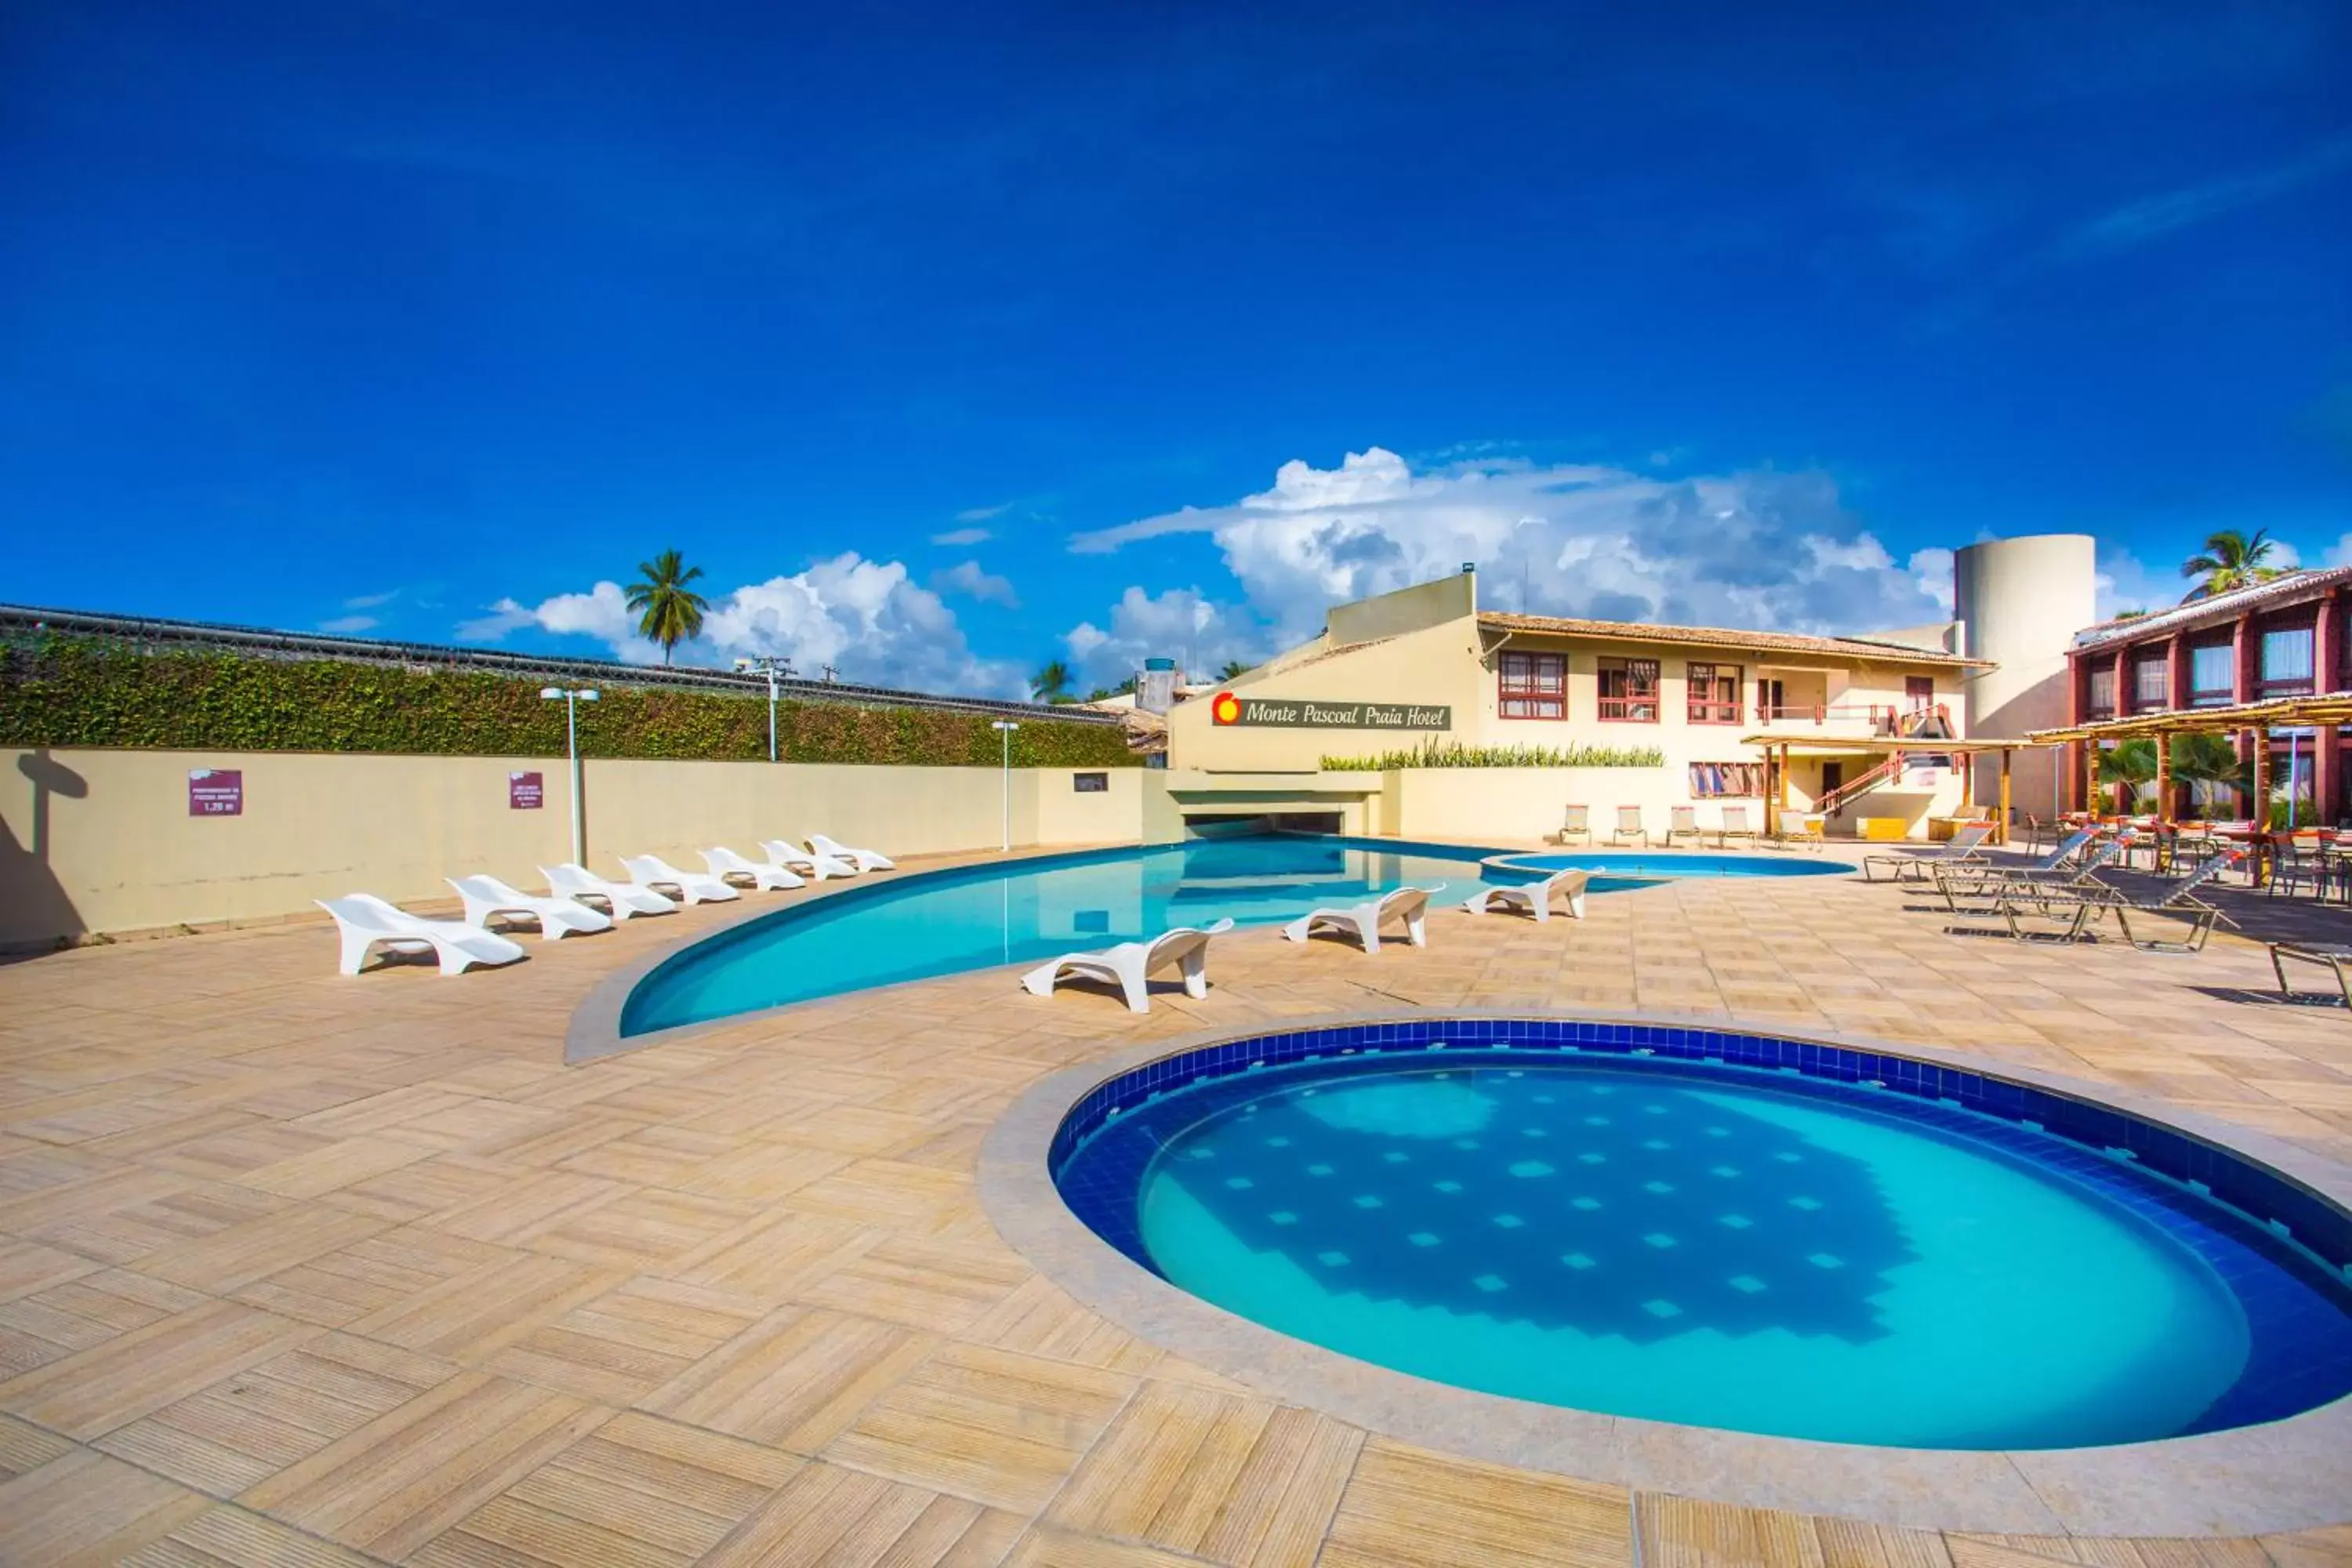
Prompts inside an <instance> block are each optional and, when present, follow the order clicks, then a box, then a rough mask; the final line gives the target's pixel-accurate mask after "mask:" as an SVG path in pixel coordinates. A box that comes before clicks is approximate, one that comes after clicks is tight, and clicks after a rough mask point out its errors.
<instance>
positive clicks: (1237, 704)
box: [1209, 691, 1242, 724]
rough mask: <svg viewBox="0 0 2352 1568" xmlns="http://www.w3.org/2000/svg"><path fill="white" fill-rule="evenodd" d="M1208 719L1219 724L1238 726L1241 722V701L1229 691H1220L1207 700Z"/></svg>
mask: <svg viewBox="0 0 2352 1568" xmlns="http://www.w3.org/2000/svg"><path fill="white" fill-rule="evenodd" d="M1209 717H1210V718H1211V719H1213V720H1214V721H1216V722H1218V723H1220V724H1238V723H1240V722H1241V720H1242V700H1241V699H1240V698H1238V697H1236V696H1234V694H1233V693H1232V692H1230V691H1220V692H1218V693H1217V694H1216V696H1214V697H1213V698H1211V699H1210V700H1209Z"/></svg>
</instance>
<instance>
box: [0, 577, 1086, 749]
mask: <svg viewBox="0 0 2352 1568" xmlns="http://www.w3.org/2000/svg"><path fill="white" fill-rule="evenodd" d="M40 637H76V638H83V639H89V640H96V641H104V642H110V643H114V644H116V645H118V646H122V647H129V648H130V649H131V650H132V651H133V652H137V653H240V654H245V655H247V656H249V657H251V658H285V659H300V658H317V659H339V660H342V661H344V662H347V663H352V664H382V665H397V666H400V667H402V668H407V669H415V670H432V669H453V670H474V671H478V672H481V673H483V674H489V675H507V676H513V677H515V678H517V679H530V680H541V681H551V682H556V683H560V684H565V685H574V686H590V685H595V686H636V687H661V688H668V689H682V690H698V691H723V692H728V693H730V694H734V695H739V696H744V697H751V696H758V697H761V698H764V697H766V696H767V694H768V678H767V677H766V676H764V675H761V674H757V673H751V674H741V675H739V674H737V673H736V672H734V671H733V670H726V669H696V668H674V667H671V666H666V665H644V664H623V663H621V662H620V661H619V660H617V659H599V658H562V657H551V656H542V655H539V654H524V653H508V652H505V651H503V650H500V649H497V648H470V647H449V646H447V645H446V644H440V643H410V642H383V641H378V640H376V639H374V638H372V637H332V636H329V635H327V634H324V633H314V632H281V631H271V630H268V629H267V628H263V627H257V626H223V625H217V624H215V623H213V622H209V621H175V620H163V619H157V618H153V617H149V616H107V615H94V614H90V613H88V612H84V611H79V610H48V609H41V608H38V607H36V606H32V605H0V647H26V646H28V645H30V644H31V643H33V642H34V641H36V640H37V639H38V638H40ZM776 695H777V696H778V697H785V698H792V699H793V700H798V701H803V702H835V703H841V704H845V705H847V706H851V707H859V708H929V709H937V710H950V711H954V712H963V713H992V714H999V715H1004V716H1009V717H1013V718H1025V719H1037V720H1051V721H1057V722H1061V723H1069V724H1111V725H1117V724H1120V723H1122V722H1124V721H1123V720H1122V719H1121V717H1120V716H1119V715H1118V714H1117V713H1104V712H1099V711H1097V710H1094V709H1075V708H1066V707H1055V706H1049V705H1046V704H1043V703H1034V702H1008V701H1001V700H992V699H989V698H984V697H938V696H933V695H931V694H930V693H928V692H921V691H906V690H901V689H898V688H896V687H888V686H861V685H859V684H857V683H856V682H854V681H847V680H810V679H803V678H800V677H785V678H780V679H778V680H777V681H776Z"/></svg>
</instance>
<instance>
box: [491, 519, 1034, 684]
mask: <svg viewBox="0 0 2352 1568" xmlns="http://www.w3.org/2000/svg"><path fill="white" fill-rule="evenodd" d="M526 626H536V627H538V628H539V629H541V630H542V631H547V632H553V633H557V634H567V635H572V636H581V637H594V638H596V639H598V640H599V641H601V642H603V643H604V644H605V645H606V646H607V647H609V648H610V649H611V650H612V652H613V654H614V657H615V658H620V659H623V660H625V661H626V662H628V663H631V664H656V663H659V662H660V660H661V650H660V649H659V648H656V647H654V645H653V644H651V643H649V642H647V641H646V640H645V639H644V638H643V637H639V636H638V635H637V627H636V616H635V615H634V614H633V613H632V612H631V611H630V609H629V607H628V603H627V601H626V599H625V597H624V596H623V595H622V592H621V586H620V584H617V583H598V584H596V585H595V586H594V587H593V588H592V589H590V590H589V591H588V592H587V593H585V594H559V595H556V596H555V597H553V598H551V599H547V600H544V601H542V602H541V603H540V604H539V605H535V606H531V605H522V604H520V603H518V602H517V601H515V600H513V599H501V600H499V602H498V603H497V604H496V605H492V606H491V607H490V610H489V613H488V614H487V615H485V616H480V617H479V618H478V619H475V620H472V621H468V622H467V623H466V624H465V625H463V626H459V627H458V628H457V635H458V637H461V638H464V639H466V640H467V641H472V642H494V641H496V640H498V639H499V637H504V636H506V635H507V634H508V633H509V632H513V631H518V630H520V629H521V628H523V627H526ZM763 655H764V656H768V657H772V658H789V659H791V660H792V661H793V668H794V670H795V671H796V672H797V673H799V674H801V675H804V676H812V677H813V676H815V675H817V674H819V673H820V672H821V671H822V669H823V668H824V666H826V665H828V664H830V665H833V666H834V667H835V668H837V669H838V670H839V671H840V674H841V679H844V680H852V681H859V682H864V683H866V684H871V685H882V686H902V687H908V688H910V689H915V690H921V691H938V692H961V693H971V694H988V695H1010V694H1013V693H1017V692H1019V691H1020V689H1021V685H1022V683H1021V672H1020V670H1019V669H1018V668H1016V667H1015V666H1013V665H1011V664H1007V663H1004V662H1003V661H1001V660H990V659H982V658H977V657H975V656H974V655H973V653H972V651H971V645H970V643H968V642H967V641H966V640H965V638H964V635H963V629H962V628H961V626H958V625H957V624H956V618H955V615H954V613H953V612H952V611H950V609H949V608H948V607H947V605H946V604H945V603H943V602H942V601H941V600H940V596H939V595H937V594H935V593H933V592H931V590H929V588H925V587H923V586H921V585H919V584H916V583H913V582H911V581H909V580H908V574H907V568H906V565H905V564H904V563H901V562H897V561H868V560H866V559H865V558H864V557H862V556H860V555H859V554H858V553H857V552H856V551H845V552H842V553H841V554H839V555H835V556H833V557H831V558H829V559H827V560H824V561H819V562H816V563H813V564H812V565H810V566H808V567H807V568H806V569H804V570H803V571H800V572H795V573H793V574H790V575H785V576H775V577H771V578H769V579H768V580H767V581H765V582H763V583H750V584H744V585H743V586H741V587H739V588H736V589H734V590H733V591H732V592H730V593H728V594H725V595H712V596H711V603H710V608H709V612H708V613H707V614H706V615H705V616H704V617H703V625H702V635H701V636H699V637H696V638H694V639H693V640H692V641H690V642H685V643H680V644H679V645H678V647H677V662H678V663H680V664H701V665H714V664H724V663H726V662H727V661H728V660H730V659H733V658H757V657H760V656H763Z"/></svg>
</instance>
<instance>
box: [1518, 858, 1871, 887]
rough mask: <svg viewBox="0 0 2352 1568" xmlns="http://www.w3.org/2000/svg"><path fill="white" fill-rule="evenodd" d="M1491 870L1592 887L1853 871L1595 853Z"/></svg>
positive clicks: (1837, 864) (1825, 865)
mask: <svg viewBox="0 0 2352 1568" xmlns="http://www.w3.org/2000/svg"><path fill="white" fill-rule="evenodd" d="M1488 864H1489V866H1490V867H1491V868H1495V869H1498V870H1504V871H1522V872H1528V873H1530V874H1533V875H1536V876H1548V875H1549V874H1550V873H1552V872H1554V871H1562V870H1568V869H1570V868H1584V869H1587V870H1590V871H1591V872H1592V873H1593V885H1594V886H1595V887H1601V886H1603V885H1604V884H1606V885H1629V884H1636V883H1641V884H1646V883H1650V882H1668V881H1673V880H1675V879H1677V878H1683V877H1836V876H1843V875H1844V874H1845V873H1847V872H1849V871H1852V870H1853V867H1851V866H1849V865H1846V864H1845V863H1844V862H1843V861H1839V860H1828V859H1823V858H1821V857H1820V856H1818V855H1807V856H1804V857H1802V858H1798V857H1795V856H1783V855H1757V854H1748V855H1706V854H1696V853H1692V852H1688V851H1680V850H1673V849H1667V850H1661V851H1658V852H1655V853H1653V852H1651V851H1648V850H1633V849H1626V850H1614V849H1596V850H1591V851H1585V850H1570V851H1569V852H1567V853H1564V854H1529V855H1498V856H1496V857H1494V858H1492V859H1491V860H1490V861H1489V862H1488Z"/></svg>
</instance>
